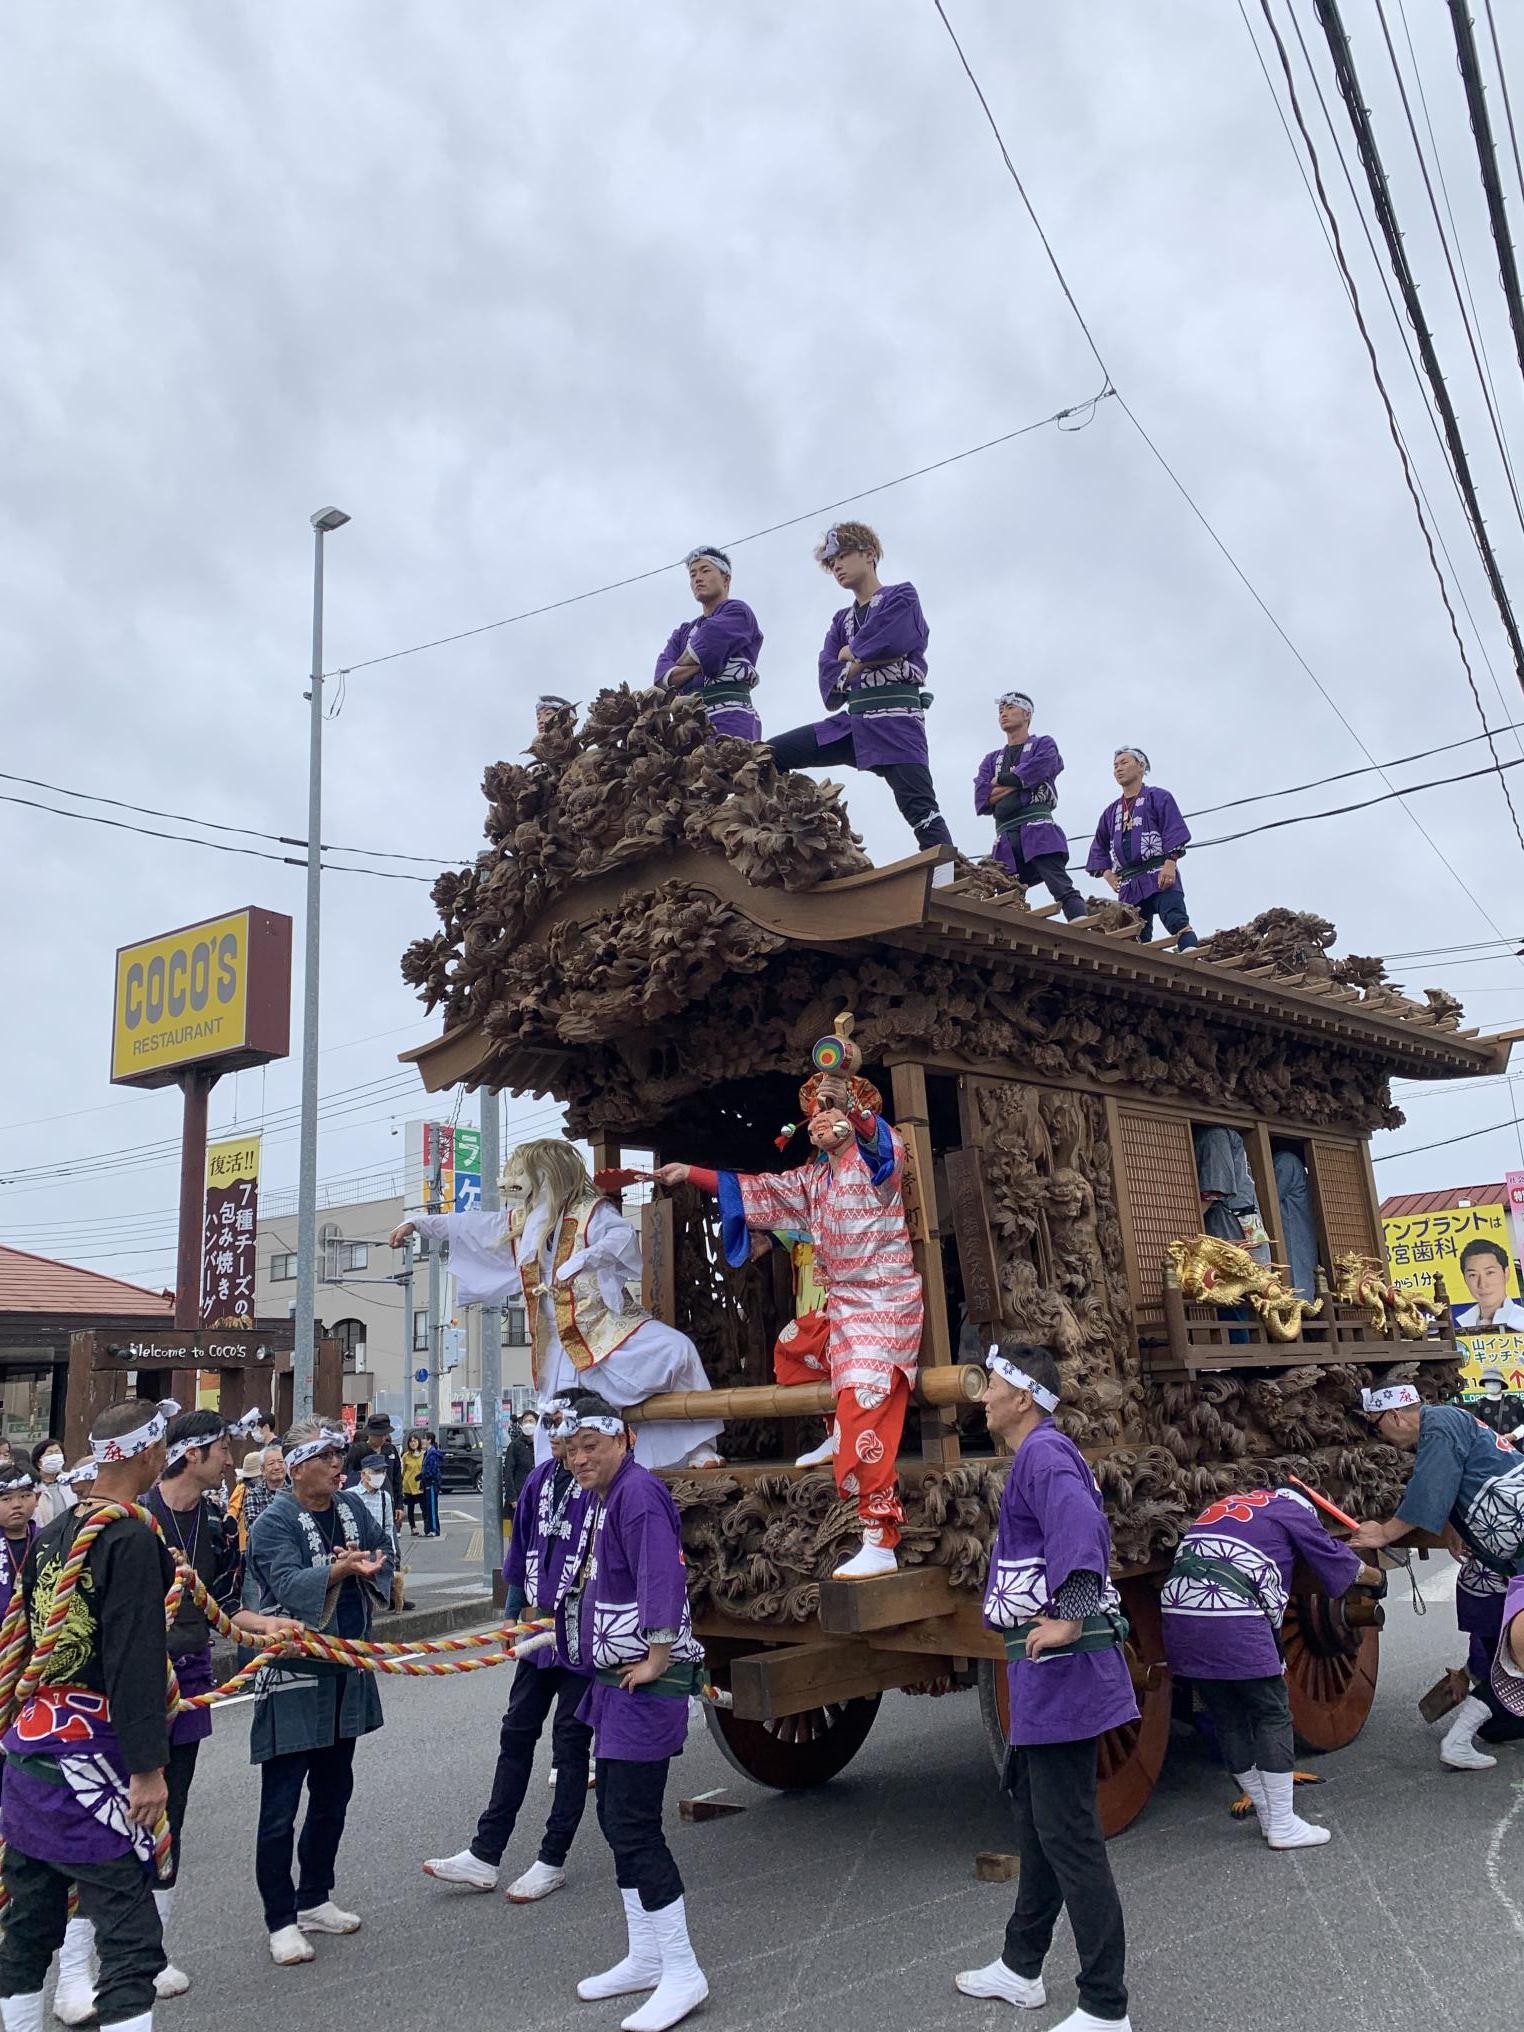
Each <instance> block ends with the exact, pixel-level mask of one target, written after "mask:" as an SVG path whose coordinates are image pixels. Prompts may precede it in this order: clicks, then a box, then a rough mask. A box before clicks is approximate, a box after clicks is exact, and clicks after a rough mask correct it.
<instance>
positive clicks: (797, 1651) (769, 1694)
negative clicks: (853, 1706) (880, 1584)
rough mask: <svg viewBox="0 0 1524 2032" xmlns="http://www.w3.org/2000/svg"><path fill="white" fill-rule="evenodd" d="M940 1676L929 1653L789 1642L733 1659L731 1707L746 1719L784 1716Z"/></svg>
mask: <svg viewBox="0 0 1524 2032" xmlns="http://www.w3.org/2000/svg"><path fill="white" fill-rule="evenodd" d="M934 1677H936V1674H935V1673H934V1672H933V1670H932V1668H931V1666H930V1664H929V1663H928V1660H927V1657H926V1654H925V1653H924V1652H906V1653H903V1654H902V1653H898V1652H894V1651H886V1650H879V1649H877V1648H874V1647H870V1646H869V1645H867V1644H865V1643H863V1642H862V1641H861V1640H857V1641H852V1640H848V1641H846V1642H843V1641H841V1640H840V1639H837V1640H836V1641H834V1642H833V1641H829V1640H823V1641H821V1642H819V1643H814V1644H789V1645H787V1646H785V1647H784V1648H782V1649H781V1650H776V1651H757V1652H754V1653H753V1654H752V1655H751V1656H750V1657H748V1658H733V1659H732V1660H731V1662H730V1697H731V1707H732V1712H733V1713H735V1714H736V1715H738V1716H739V1717H740V1719H741V1720H742V1721H752V1722H773V1721H781V1720H782V1719H783V1718H784V1717H785V1716H786V1715H795V1714H805V1713H807V1712H808V1711H809V1710H810V1709H811V1708H817V1707H827V1706H830V1705H831V1704H832V1703H834V1702H836V1701H842V1700H861V1699H862V1698H863V1697H864V1696H865V1695H868V1694H874V1693H884V1692H886V1691H887V1690H888V1689H889V1688H890V1687H895V1686H916V1685H919V1684H920V1682H921V1681H922V1680H926V1679H931V1678H934Z"/></svg>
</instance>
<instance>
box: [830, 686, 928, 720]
mask: <svg viewBox="0 0 1524 2032" xmlns="http://www.w3.org/2000/svg"><path fill="white" fill-rule="evenodd" d="M931 700H932V694H931V693H930V692H929V691H922V690H921V688H920V686H919V685H914V684H881V685H879V686H878V687H877V689H876V690H872V691H855V692H853V693H852V695H851V697H850V698H849V699H848V700H847V711H848V712H849V713H851V714H853V715H854V716H855V717H857V718H861V716H862V715H863V714H864V713H877V712H889V711H909V712H913V713H924V712H925V710H926V708H927V707H928V706H929V705H930V704H931Z"/></svg>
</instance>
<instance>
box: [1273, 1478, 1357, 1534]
mask: <svg viewBox="0 0 1524 2032" xmlns="http://www.w3.org/2000/svg"><path fill="white" fill-rule="evenodd" d="M1286 1479H1287V1481H1288V1482H1295V1484H1296V1486H1297V1487H1298V1488H1299V1489H1300V1490H1301V1492H1302V1494H1303V1495H1304V1496H1306V1497H1307V1499H1308V1500H1309V1502H1313V1503H1316V1504H1317V1506H1318V1508H1319V1509H1320V1510H1323V1511H1325V1512H1326V1513H1327V1514H1328V1515H1329V1516H1330V1517H1332V1519H1333V1520H1334V1522H1335V1524H1342V1525H1343V1526H1344V1527H1345V1529H1346V1530H1349V1531H1358V1530H1359V1529H1360V1526H1359V1525H1358V1524H1357V1523H1356V1522H1355V1520H1354V1518H1353V1517H1351V1516H1350V1515H1349V1514H1348V1513H1347V1512H1346V1511H1344V1510H1341V1509H1340V1508H1339V1506H1338V1504H1337V1503H1330V1502H1329V1500H1328V1498H1327V1497H1326V1496H1320V1495H1319V1494H1318V1492H1317V1490H1316V1489H1311V1488H1309V1487H1308V1486H1307V1484H1306V1483H1305V1482H1304V1481H1303V1480H1302V1478H1301V1476H1300V1475H1287V1477H1286Z"/></svg>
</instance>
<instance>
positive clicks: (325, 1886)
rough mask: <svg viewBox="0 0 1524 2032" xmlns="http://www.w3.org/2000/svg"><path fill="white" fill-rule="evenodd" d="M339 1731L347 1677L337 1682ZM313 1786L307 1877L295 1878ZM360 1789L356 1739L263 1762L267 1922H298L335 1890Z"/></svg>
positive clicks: (258, 1866)
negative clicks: (303, 1811)
mask: <svg viewBox="0 0 1524 2032" xmlns="http://www.w3.org/2000/svg"><path fill="white" fill-rule="evenodd" d="M333 1686H334V1728H335V1730H337V1728H338V1703H339V1701H340V1700H341V1699H342V1698H343V1689H344V1682H343V1680H342V1679H335V1681H334V1682H333ZM303 1785H305V1786H306V1787H307V1817H306V1819H305V1820H304V1821H303V1822H302V1838H301V1840H300V1842H299V1843H297V1845H296V1860H297V1865H298V1867H299V1870H300V1873H301V1874H300V1881H299V1882H298V1883H297V1884H296V1885H295V1886H294V1887H293V1885H292V1882H291V1848H292V1841H293V1837H294V1836H295V1833H296V1810H297V1808H298V1806H300V1804H301V1799H302V1787H303ZM354 1789H355V1739H354V1737H353V1736H350V1737H347V1738H344V1739H340V1740H337V1741H335V1742H332V1743H330V1744H329V1745H328V1746H327V1747H326V1748H325V1749H321V1750H292V1751H291V1752H290V1753H289V1754H288V1755H287V1756H284V1757H272V1758H271V1759H270V1760H269V1762H268V1763H266V1764H261V1765H260V1767H259V1834H258V1836H257V1837H256V1846H255V1851H254V1877H255V1881H256V1882H257V1883H258V1885H259V1895H260V1898H261V1899H262V1901H263V1903H264V1908H265V1926H266V1929H267V1930H268V1931H269V1932H271V1933H279V1931H280V1929H281V1928H282V1927H283V1926H294V1925H295V1924H296V1915H297V1913H298V1912H307V1911H310V1910H311V1908H312V1907H313V1906H314V1905H321V1904H323V1903H324V1901H325V1900H326V1899H327V1898H328V1896H329V1894H330V1893H331V1892H332V1890H333V1877H334V1865H335V1863H336V1862H337V1861H338V1855H339V1843H340V1842H341V1841H342V1840H343V1839H344V1819H345V1816H346V1815H347V1813H348V1812H349V1797H350V1794H351V1793H352V1792H353V1791H354Z"/></svg>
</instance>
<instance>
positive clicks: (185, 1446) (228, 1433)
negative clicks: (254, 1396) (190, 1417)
mask: <svg viewBox="0 0 1524 2032" xmlns="http://www.w3.org/2000/svg"><path fill="white" fill-rule="evenodd" d="M269 1423H270V1414H269V1413H268V1412H267V1411H246V1412H245V1413H244V1414H243V1416H242V1418H235V1419H234V1420H233V1423H232V1424H231V1425H225V1426H224V1427H223V1428H222V1430H221V1432H200V1433H197V1434H196V1435H195V1436H194V1437H193V1438H191V1439H177V1440H176V1441H175V1443H174V1445H173V1446H172V1447H171V1448H170V1449H169V1452H168V1453H167V1454H165V1456H164V1466H165V1468H166V1470H168V1469H169V1468H172V1467H175V1466H176V1465H177V1464H178V1463H179V1462H180V1461H183V1460H184V1458H185V1456H186V1455H187V1454H188V1453H190V1452H192V1451H193V1450H194V1449H195V1448H196V1447H198V1446H215V1445H216V1444H217V1442H218V1440H219V1439H236V1438H238V1437H239V1436H240V1435H241V1434H244V1433H249V1432H253V1431H254V1430H255V1428H256V1427H258V1426H261V1425H268V1424H269Z"/></svg>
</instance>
